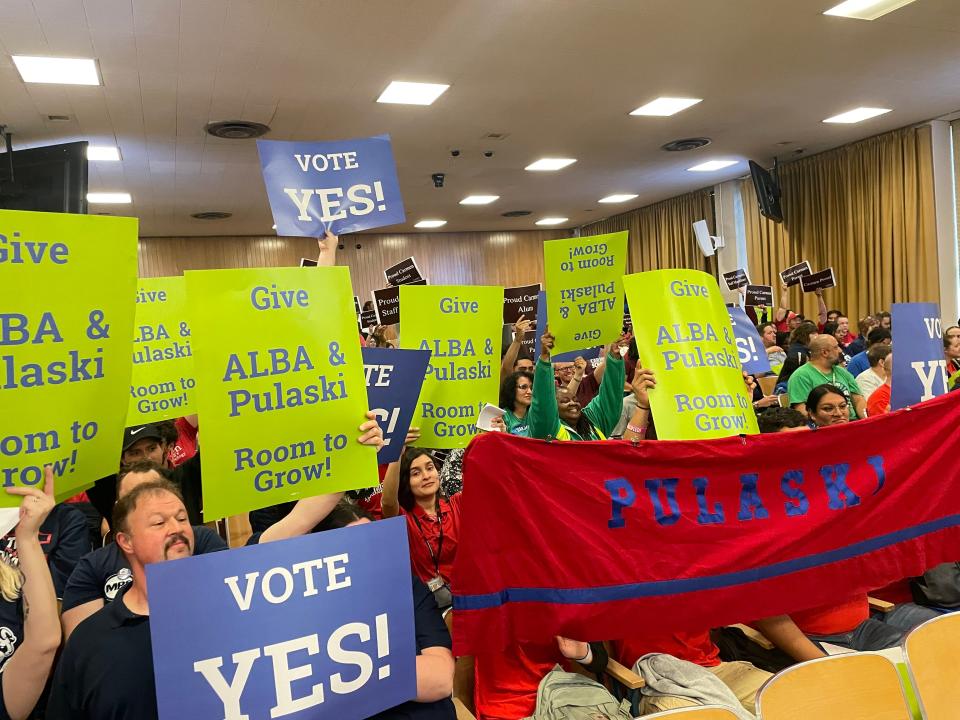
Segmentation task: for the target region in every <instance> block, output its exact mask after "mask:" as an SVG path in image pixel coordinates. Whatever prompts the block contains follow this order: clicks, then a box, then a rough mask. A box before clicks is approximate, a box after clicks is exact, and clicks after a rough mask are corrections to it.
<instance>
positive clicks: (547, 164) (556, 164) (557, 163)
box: [524, 158, 576, 172]
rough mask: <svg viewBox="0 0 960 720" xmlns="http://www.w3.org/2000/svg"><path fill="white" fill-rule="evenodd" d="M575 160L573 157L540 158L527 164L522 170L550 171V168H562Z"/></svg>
mask: <svg viewBox="0 0 960 720" xmlns="http://www.w3.org/2000/svg"><path fill="white" fill-rule="evenodd" d="M575 162H576V160H574V159H573V158H540V159H539V160H537V161H536V162H534V163H530V164H529V165H527V166H526V167H525V168H524V170H530V171H531V172H550V171H552V170H562V169H563V168H565V167H567V166H568V165H573V164H574V163H575Z"/></svg>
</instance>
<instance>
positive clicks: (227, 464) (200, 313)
mask: <svg viewBox="0 0 960 720" xmlns="http://www.w3.org/2000/svg"><path fill="white" fill-rule="evenodd" d="M185 277H186V285H187V305H188V308H189V316H190V329H191V332H192V334H191V340H192V345H193V359H194V373H195V376H196V379H197V387H196V399H197V410H198V412H199V414H200V433H201V435H200V436H201V438H202V453H203V516H204V518H207V519H215V518H220V517H225V516H227V515H235V514H238V513H244V512H247V511H248V510H254V509H257V508H262V507H267V506H269V505H276V504H277V503H281V502H287V501H289V500H297V499H299V498H302V497H309V496H312V495H319V494H321V493H329V492H336V491H339V490H348V489H353V488H363V487H370V486H371V485H376V484H377V451H376V448H374V447H368V446H363V445H360V444H359V443H358V442H357V436H358V434H359V433H358V431H357V428H358V427H359V425H360V424H361V423H363V422H365V421H366V417H365V414H366V410H367V389H366V381H365V377H364V371H363V360H362V359H361V357H360V343H359V340H358V336H357V321H356V317H355V315H354V311H353V292H352V291H351V288H350V272H349V270H347V268H345V267H330V268H310V269H309V270H306V269H301V268H259V269H242V270H199V271H189V272H187V273H186V275H185Z"/></svg>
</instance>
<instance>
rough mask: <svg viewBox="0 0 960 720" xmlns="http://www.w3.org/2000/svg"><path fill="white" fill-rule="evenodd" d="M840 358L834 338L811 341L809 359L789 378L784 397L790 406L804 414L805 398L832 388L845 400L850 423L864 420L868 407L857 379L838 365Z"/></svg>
mask: <svg viewBox="0 0 960 720" xmlns="http://www.w3.org/2000/svg"><path fill="white" fill-rule="evenodd" d="M840 358H841V352H840V345H839V343H837V339H836V338H835V337H833V335H817V337H815V338H814V339H813V340H811V341H810V357H809V359H808V360H807V362H806V364H804V365H801V366H800V367H799V368H797V370H796V371H795V372H794V373H793V375H791V376H790V380H789V382H788V383H787V393H788V394H789V396H790V405H792V406H793V407H795V408H796V409H797V410H799V411H800V412H802V413H803V414H804V415H806V414H807V406H806V402H807V396H808V395H810V391H811V390H813V388H815V387H817V386H818V385H824V384H830V385H835V386H836V387H837V388H838V389H839V390H840V391H841V392H843V394H844V396H845V397H846V398H847V404H848V406H849V408H850V419H851V420H856V419H857V418H858V417H860V418H863V417H866V416H867V404H866V401H865V400H864V399H863V393H861V392H860V386H859V385H857V381H856V379H855V378H854V377H853V375H851V374H850V373H848V372H847V371H846V370H844V369H843V368H842V367H840V366H839V365H837V363H838V362H839V360H840Z"/></svg>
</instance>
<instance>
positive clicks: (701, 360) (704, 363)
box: [623, 270, 759, 440]
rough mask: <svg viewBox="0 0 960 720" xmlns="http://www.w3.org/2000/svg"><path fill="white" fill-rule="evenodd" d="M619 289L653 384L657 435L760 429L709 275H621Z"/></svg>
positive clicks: (673, 272) (677, 272)
mask: <svg viewBox="0 0 960 720" xmlns="http://www.w3.org/2000/svg"><path fill="white" fill-rule="evenodd" d="M623 286H624V289H625V290H626V292H627V302H628V303H629V304H630V309H631V311H632V313H633V318H634V324H633V331H634V335H635V336H636V339H637V350H638V351H639V353H640V363H641V364H642V365H643V367H646V368H649V369H651V370H653V372H654V374H655V376H656V379H657V387H656V389H655V390H651V391H650V405H651V408H652V410H653V417H654V418H655V419H656V423H657V437H658V438H660V439H661V440H698V439H707V438H716V437H727V436H729V435H743V434H755V433H757V432H759V431H758V429H757V416H756V414H755V413H754V411H753V404H752V403H751V398H750V396H749V394H748V392H747V388H746V386H745V385H744V382H743V373H742V371H741V369H740V357H739V354H738V353H737V345H736V339H735V338H734V335H733V328H732V327H731V326H730V317H729V315H728V314H727V308H726V306H725V305H724V303H723V297H722V295H721V294H720V288H719V286H718V285H717V281H716V280H715V279H714V278H713V276H711V275H708V274H706V273H703V272H699V271H698V270H654V271H652V272H644V273H637V274H635V275H627V276H625V277H624V278H623ZM639 318H643V321H642V322H641V321H639V320H638V319H639Z"/></svg>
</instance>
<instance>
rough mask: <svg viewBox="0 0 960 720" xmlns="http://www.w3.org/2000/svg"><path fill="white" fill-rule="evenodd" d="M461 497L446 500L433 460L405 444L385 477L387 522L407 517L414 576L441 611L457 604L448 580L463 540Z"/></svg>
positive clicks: (414, 436) (383, 500)
mask: <svg viewBox="0 0 960 720" xmlns="http://www.w3.org/2000/svg"><path fill="white" fill-rule="evenodd" d="M411 436H412V437H411ZM418 437H419V431H414V429H413V428H411V433H408V435H407V440H408V442H414V441H415V440H416V439H417V438H418ZM460 497H461V495H460V493H457V494H456V495H453V496H452V497H449V498H448V497H446V495H445V494H444V492H443V490H442V488H441V486H440V471H439V470H438V468H437V466H436V463H435V462H434V459H433V456H432V455H431V454H430V453H429V452H427V451H426V450H424V449H422V448H416V447H408V446H406V445H405V446H404V448H403V452H402V453H401V455H400V462H395V463H390V467H388V468H387V474H386V476H385V477H384V478H383V495H382V498H381V507H382V508H383V517H384V518H389V517H394V516H396V515H403V516H404V517H406V519H407V536H408V538H409V541H410V563H411V565H412V566H413V572H414V574H416V575H417V577H419V578H420V579H421V580H423V582H425V583H426V584H427V587H429V588H430V590H431V591H433V593H434V597H435V598H436V600H437V604H438V605H439V606H440V608H441V609H446V608H447V607H450V605H451V604H452V602H453V599H452V597H451V595H450V578H451V575H452V571H453V559H454V557H455V556H456V554H457V542H458V540H459V538H460Z"/></svg>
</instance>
